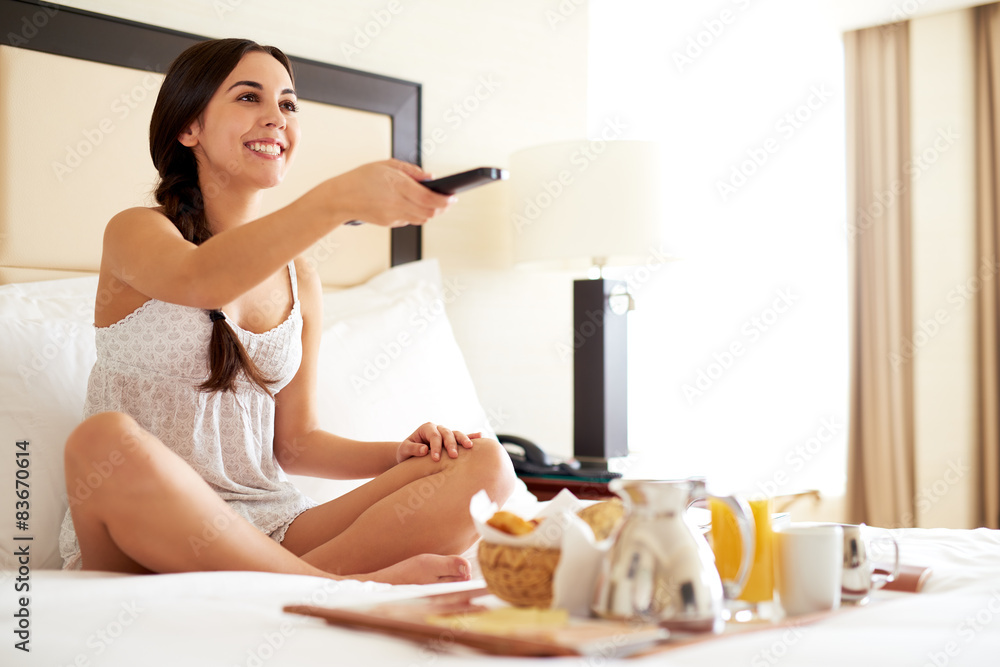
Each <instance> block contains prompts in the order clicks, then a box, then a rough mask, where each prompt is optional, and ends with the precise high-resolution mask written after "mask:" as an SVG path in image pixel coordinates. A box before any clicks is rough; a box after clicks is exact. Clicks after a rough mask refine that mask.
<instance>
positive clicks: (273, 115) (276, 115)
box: [263, 104, 286, 129]
mask: <svg viewBox="0 0 1000 667" xmlns="http://www.w3.org/2000/svg"><path fill="white" fill-rule="evenodd" d="M263 121H264V125H266V126H267V127H276V128H278V129H284V127H285V122H286V120H285V114H283V113H281V107H279V106H278V105H277V104H275V105H273V106H270V107H269V108H268V110H267V114H266V115H265V116H264V118H263Z"/></svg>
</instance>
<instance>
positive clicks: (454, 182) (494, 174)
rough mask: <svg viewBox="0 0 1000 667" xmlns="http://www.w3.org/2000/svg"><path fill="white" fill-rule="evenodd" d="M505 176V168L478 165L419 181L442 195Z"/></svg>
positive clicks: (500, 179) (469, 188) (503, 178)
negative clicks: (473, 167)
mask: <svg viewBox="0 0 1000 667" xmlns="http://www.w3.org/2000/svg"><path fill="white" fill-rule="evenodd" d="M506 178H507V170H506V169H497V168H496V167H479V168H478V169H470V170H469V171H463V172H462V173H460V174H452V175H451V176H445V177H444V178H435V179H434V180H432V181H421V183H422V184H423V186H424V187H425V188H430V189H431V190H433V191H434V192H440V193H441V194H443V195H453V194H456V193H458V192H463V191H465V190H471V189H472V188H476V187H479V186H480V185H486V184H487V183H492V182H493V181H502V180H505V179H506Z"/></svg>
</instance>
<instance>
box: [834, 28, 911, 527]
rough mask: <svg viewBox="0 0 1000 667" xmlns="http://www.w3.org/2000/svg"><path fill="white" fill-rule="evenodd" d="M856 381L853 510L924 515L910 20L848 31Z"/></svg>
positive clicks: (905, 522) (867, 515) (870, 517)
mask: <svg viewBox="0 0 1000 667" xmlns="http://www.w3.org/2000/svg"><path fill="white" fill-rule="evenodd" d="M844 47H845V62H846V84H847V170H848V173H847V196H848V209H847V210H848V242H849V244H850V264H851V265H850V282H851V284H850V290H851V310H850V336H851V361H850V363H851V385H850V421H849V423H850V427H849V433H848V483H847V513H848V516H849V518H850V520H851V521H853V522H862V521H863V522H865V523H869V524H874V525H878V526H884V527H892V528H897V527H907V526H912V525H913V523H914V503H915V501H914V480H915V475H914V420H913V367H912V364H911V363H910V360H909V359H907V358H905V356H901V355H900V354H899V351H900V349H901V342H902V341H905V340H909V339H910V337H911V336H912V332H913V313H912V311H913V307H912V280H911V276H912V268H911V264H912V260H911V255H912V252H911V243H910V188H909V178H908V175H907V174H906V173H905V172H904V165H905V164H906V163H907V161H908V160H909V158H910V155H909V147H910V124H909V117H910V113H909V99H910V95H909V24H908V23H906V22H904V23H896V24H892V25H889V26H880V27H876V28H868V29H865V30H857V31H852V32H849V33H846V34H845V35H844Z"/></svg>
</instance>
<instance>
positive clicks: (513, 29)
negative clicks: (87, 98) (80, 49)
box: [64, 0, 587, 454]
mask: <svg viewBox="0 0 1000 667" xmlns="http://www.w3.org/2000/svg"><path fill="white" fill-rule="evenodd" d="M64 4H66V5H70V6H73V7H78V8H81V9H86V10H89V11H93V12H98V13H102V14H110V15H113V16H118V17H122V18H127V19H131V20H135V21H140V22H144V23H152V24H155V25H159V26H164V27H167V28H173V29H176V30H182V31H186V32H191V33H196V34H202V35H206V36H210V37H233V36H245V37H249V38H251V39H255V40H257V41H259V42H262V43H269V44H274V45H277V46H279V47H280V48H282V49H283V50H285V51H286V52H288V53H289V54H292V55H296V56H302V57H306V58H311V59H315V60H319V61H323V62H329V63H334V64H337V65H343V66H347V67H353V68H357V69H362V70H366V71H371V72H377V73H380V74H385V75H388V76H393V77H399V78H403V79H408V80H411V81H417V82H420V83H421V84H423V127H422V132H423V137H424V142H423V153H424V161H423V162H424V166H425V167H426V168H428V169H430V170H432V171H433V172H434V173H435V174H437V175H445V174H447V173H451V172H453V171H458V170H461V169H466V168H471V167H476V166H483V165H491V166H500V167H506V166H507V162H508V157H509V155H510V154H511V153H512V152H513V151H515V150H518V149H520V148H523V147H525V146H528V145H532V144H535V143H540V142H544V141H558V140H564V139H576V138H582V137H584V136H585V131H586V76H587V5H586V2H585V0H573V1H568V2H565V3H562V5H559V4H558V3H556V2H546V3H540V2H537V0H510V1H507V2H490V3H485V2H467V1H463V0H422V1H420V2H414V1H412V0H358V1H355V2H343V1H337V2H329V1H327V0H284V1H282V2H278V1H277V0H181V1H171V2H165V1H161V0H156V1H154V0H142V1H141V2H137V1H136V0H68V1H67V2H65V3H64ZM559 7H562V10H561V11H560V9H559ZM505 197H506V184H499V185H492V186H490V187H488V188H483V189H481V190H478V191H474V192H470V193H467V194H465V195H463V196H462V198H461V200H460V201H459V203H458V204H456V205H455V206H454V207H453V208H452V210H450V211H449V212H448V213H447V214H446V215H444V216H442V217H441V218H439V219H437V220H435V221H434V222H433V223H432V224H431V225H429V226H428V227H427V228H426V229H425V235H424V239H425V241H424V255H425V256H426V257H436V258H439V259H440V261H441V263H442V267H443V269H444V271H445V274H446V277H447V279H448V280H449V285H450V289H449V294H450V295H452V298H451V299H450V300H449V303H448V314H449V317H450V318H451V321H452V324H453V327H454V329H455V333H456V336H457V338H458V340H459V344H460V345H461V347H462V349H463V351H464V352H465V355H466V360H467V362H468V365H469V368H470V370H471V372H472V375H473V379H474V380H475V383H476V386H477V389H478V392H479V397H480V399H481V401H482V403H483V405H484V407H485V408H486V410H487V412H488V413H489V414H490V415H491V421H492V422H493V425H494V427H495V428H496V429H498V430H500V431H502V432H507V431H510V432H514V433H519V434H523V435H525V436H528V437H531V438H533V439H536V440H538V441H539V442H540V443H542V444H543V446H545V447H547V448H549V449H552V450H555V451H557V452H559V453H563V454H569V453H570V451H571V442H570V438H571V431H572V386H571V373H570V369H571V367H570V366H569V365H568V364H567V363H566V362H565V360H561V359H560V358H559V357H558V356H557V355H555V354H553V353H552V350H553V349H555V347H556V343H559V342H563V341H564V340H565V339H567V338H569V335H570V333H571V332H570V329H571V327H572V324H571V317H570V306H571V289H570V283H569V281H568V280H566V279H565V278H564V277H560V276H544V275H543V276H539V275H534V274H530V273H522V272H514V271H507V270H506V269H507V267H508V265H509V252H510V249H509V239H508V236H507V219H508V217H507V213H506V200H505Z"/></svg>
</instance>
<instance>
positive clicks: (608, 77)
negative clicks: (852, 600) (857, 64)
mask: <svg viewBox="0 0 1000 667" xmlns="http://www.w3.org/2000/svg"><path fill="white" fill-rule="evenodd" d="M589 18H590V34H591V48H590V51H591V60H590V62H589V77H590V78H589V82H588V83H589V108H588V114H589V124H590V127H591V130H592V131H594V132H597V131H599V130H600V128H601V127H603V126H604V125H605V124H606V123H607V122H608V121H609V119H618V120H619V121H620V122H622V123H624V124H625V125H626V131H625V134H624V135H623V136H622V138H625V139H651V140H656V141H659V142H661V143H662V146H663V150H664V151H665V153H666V155H667V158H668V159H667V162H668V164H669V165H670V167H669V171H670V176H669V180H668V182H666V183H665V184H664V187H665V189H666V191H667V193H668V195H669V197H670V202H671V203H670V220H669V221H668V236H669V239H670V243H669V247H670V248H671V249H673V250H675V251H676V252H677V253H678V254H679V255H681V256H682V259H680V260H679V261H675V262H669V263H666V264H659V263H658V260H657V258H656V253H654V252H651V253H650V262H651V264H652V265H653V268H652V269H647V268H640V269H632V270H620V271H619V272H618V273H617V276H618V277H625V276H631V278H630V280H631V282H632V283H633V289H634V292H635V294H636V300H637V310H636V311H635V312H633V313H632V315H631V316H630V317H631V321H630V325H629V326H630V343H629V345H630V347H629V355H630V386H629V392H630V396H629V403H630V420H629V431H630V437H629V440H630V448H631V450H632V451H633V452H634V453H635V456H634V457H633V458H634V461H633V462H632V463H631V465H632V466H633V467H634V468H635V470H633V471H632V472H629V473H628V474H629V476H662V477H681V476H688V475H696V474H700V475H706V476H708V477H709V479H710V480H711V481H718V482H720V483H722V484H726V485H733V486H740V487H749V488H755V487H758V486H761V487H767V488H769V489H770V490H774V491H778V492H781V493H784V492H791V491H795V490H801V489H805V488H818V489H820V490H821V491H823V492H824V493H827V494H834V495H839V494H842V493H843V491H844V483H845V471H846V440H847V404H848V342H849V340H848V323H847V316H848V310H847V292H848V282H847V281H848V276H847V268H848V265H847V237H846V235H845V231H844V230H845V224H844V221H845V185H844V182H845V176H844V169H845V167H844V163H845V155H844V150H845V149H844V146H845V139H844V73H843V67H844V63H843V46H842V42H841V37H840V34H839V32H838V31H837V29H836V27H835V24H834V22H832V21H830V20H828V18H827V17H826V16H825V15H823V14H822V13H820V12H819V10H817V9H816V8H815V6H814V5H813V3H803V2H796V1H795V0H769V1H768V2H754V1H752V0H734V1H732V2H721V3H713V4H702V3H693V2H692V3H681V2H670V3H660V2H653V1H651V0H646V1H641V0H624V1H623V0H591V3H590V17H589ZM611 275H612V277H615V275H616V274H615V273H612V274H611Z"/></svg>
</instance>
